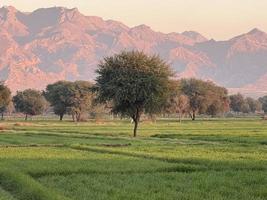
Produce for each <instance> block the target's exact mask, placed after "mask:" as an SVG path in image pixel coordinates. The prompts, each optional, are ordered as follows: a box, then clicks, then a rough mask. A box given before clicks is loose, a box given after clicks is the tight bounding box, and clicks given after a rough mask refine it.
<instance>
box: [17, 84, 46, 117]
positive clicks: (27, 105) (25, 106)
mask: <svg viewBox="0 0 267 200" xmlns="http://www.w3.org/2000/svg"><path fill="white" fill-rule="evenodd" d="M13 102H14V105H15V108H16V111H18V112H22V113H24V114H26V115H39V114H42V113H43V112H44V110H45V108H46V107H47V102H46V100H45V98H44V97H43V95H42V93H41V92H39V91H37V90H33V89H28V90H24V91H23V92H17V94H16V95H15V96H14V97H13Z"/></svg>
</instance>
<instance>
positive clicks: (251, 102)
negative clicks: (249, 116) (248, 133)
mask: <svg viewBox="0 0 267 200" xmlns="http://www.w3.org/2000/svg"><path fill="white" fill-rule="evenodd" d="M245 101H246V104H247V105H248V107H249V112H251V113H255V112H256V111H261V109H262V104H261V102H260V101H259V100H256V99H253V98H251V97H247V98H246V99H245Z"/></svg>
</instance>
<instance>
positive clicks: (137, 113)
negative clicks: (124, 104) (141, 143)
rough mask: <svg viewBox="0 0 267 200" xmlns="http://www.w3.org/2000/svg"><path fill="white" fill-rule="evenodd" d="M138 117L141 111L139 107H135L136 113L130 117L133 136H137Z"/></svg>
mask: <svg viewBox="0 0 267 200" xmlns="http://www.w3.org/2000/svg"><path fill="white" fill-rule="evenodd" d="M140 117H141V112H140V109H139V108H136V113H135V115H134V116H133V117H132V118H133V121H134V137H136V136H137V129H138V124H139V121H140Z"/></svg>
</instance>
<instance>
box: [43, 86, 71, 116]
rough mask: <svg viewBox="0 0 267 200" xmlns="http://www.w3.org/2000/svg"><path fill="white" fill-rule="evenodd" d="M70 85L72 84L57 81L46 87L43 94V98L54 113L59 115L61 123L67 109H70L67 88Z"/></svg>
mask: <svg viewBox="0 0 267 200" xmlns="http://www.w3.org/2000/svg"><path fill="white" fill-rule="evenodd" d="M71 84H72V83H71V82H69V81H58V82H56V83H54V84H50V85H48V86H47V87H46V90H45V92H44V96H45V98H46V99H47V101H48V102H49V103H50V105H51V106H52V107H53V109H54V113H55V114H56V115H59V118H60V120H61V121H62V120H63V117H64V115H65V114H66V113H67V110H68V107H70V101H69V98H70V93H69V87H70V86H71Z"/></svg>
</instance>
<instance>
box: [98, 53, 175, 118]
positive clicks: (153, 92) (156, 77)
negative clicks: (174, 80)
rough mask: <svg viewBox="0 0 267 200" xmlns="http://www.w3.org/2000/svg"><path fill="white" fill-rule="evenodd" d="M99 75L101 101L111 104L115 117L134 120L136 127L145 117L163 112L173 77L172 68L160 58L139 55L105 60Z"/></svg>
mask: <svg viewBox="0 0 267 200" xmlns="http://www.w3.org/2000/svg"><path fill="white" fill-rule="evenodd" d="M96 72H97V74H98V77H97V78H96V86H95V89H96V91H97V99H98V101H100V102H101V103H106V102H110V101H111V102H112V104H113V109H112V111H113V112H114V113H116V114H121V115H122V116H127V117H131V118H133V120H134V121H137V123H138V121H139V118H140V115H141V114H142V113H147V114H153V113H156V112H159V111H160V109H161V108H162V106H163V102H165V101H166V99H167V95H166V94H167V92H168V86H169V85H168V81H169V77H170V76H171V75H172V71H171V70H170V67H169V65H167V64H166V63H165V62H164V61H163V60H161V59H160V58H159V57H158V56H147V55H145V54H144V53H143V52H137V51H131V52H122V53H120V54H117V55H114V56H112V57H107V58H105V59H104V60H103V61H102V62H101V63H100V64H99V69H98V70H97V71H96Z"/></svg>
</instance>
